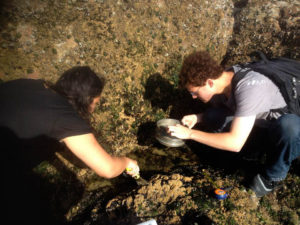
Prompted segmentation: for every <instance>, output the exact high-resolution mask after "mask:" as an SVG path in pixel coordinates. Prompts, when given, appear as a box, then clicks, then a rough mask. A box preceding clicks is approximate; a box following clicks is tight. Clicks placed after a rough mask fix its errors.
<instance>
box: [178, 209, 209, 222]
mask: <svg viewBox="0 0 300 225" xmlns="http://www.w3.org/2000/svg"><path fill="white" fill-rule="evenodd" d="M182 224H201V225H211V224H213V221H212V220H211V219H209V218H208V217H207V216H206V215H203V214H201V213H199V212H197V211H190V212H188V213H186V214H185V215H184V216H183V218H182Z"/></svg>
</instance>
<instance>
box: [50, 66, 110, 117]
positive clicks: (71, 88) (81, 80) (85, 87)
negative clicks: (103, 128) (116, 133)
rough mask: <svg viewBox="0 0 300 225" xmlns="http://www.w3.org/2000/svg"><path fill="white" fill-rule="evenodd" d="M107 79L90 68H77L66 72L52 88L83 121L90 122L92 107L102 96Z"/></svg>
mask: <svg viewBox="0 0 300 225" xmlns="http://www.w3.org/2000/svg"><path fill="white" fill-rule="evenodd" d="M104 85H105V79H104V77H102V76H99V75H97V74H96V73H95V72H94V71H93V70H92V69H91V68H90V67H88V66H76V67H73V68H71V69H69V70H67V71H65V72H64V73H63V74H62V75H61V77H60V78H59V79H58V80H57V82H56V83H55V84H54V85H51V88H52V89H53V90H54V91H56V92H57V93H58V94H60V95H62V96H64V97H66V98H67V99H68V100H69V102H70V103H71V104H72V105H73V107H74V108H75V109H76V110H77V112H78V113H79V114H80V116H81V117H82V118H83V119H86V120H88V121H90V115H91V113H90V111H89V109H90V105H91V103H92V101H93V99H94V98H95V97H98V96H100V94H101V92H102V90H103V88H104Z"/></svg>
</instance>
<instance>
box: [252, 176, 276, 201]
mask: <svg viewBox="0 0 300 225" xmlns="http://www.w3.org/2000/svg"><path fill="white" fill-rule="evenodd" d="M281 186H282V185H280V182H279V181H269V180H267V179H266V178H264V177H263V176H262V175H260V174H257V175H256V176H255V177H254V178H253V180H252V183H251V184H250V188H251V190H252V191H254V193H255V194H256V197H258V198H260V197H263V196H264V195H266V194H268V193H270V192H272V191H274V190H276V189H278V188H280V187H281Z"/></svg>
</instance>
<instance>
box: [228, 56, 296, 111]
mask: <svg viewBox="0 0 300 225" xmlns="http://www.w3.org/2000/svg"><path fill="white" fill-rule="evenodd" d="M257 53H258V54H259V57H260V60H258V61H252V62H250V63H245V64H238V65H239V66H240V67H241V68H243V70H242V71H240V72H237V73H235V75H234V77H233V79H232V90H234V88H235V86H236V84H237V83H238V82H239V81H240V80H241V79H242V78H243V77H244V76H245V75H246V74H247V73H248V72H249V71H251V70H253V71H256V72H259V73H261V74H263V75H265V76H267V77H268V78H269V79H270V80H272V81H273V82H274V83H275V84H276V85H277V86H278V88H279V90H280V92H281V94H282V96H283V98H284V99H285V101H286V104H287V107H286V108H285V109H280V110H275V111H283V112H286V113H293V114H296V115H300V62H299V61H296V60H293V59H288V58H284V57H279V58H273V59H267V57H266V56H265V55H264V54H263V53H262V52H257Z"/></svg>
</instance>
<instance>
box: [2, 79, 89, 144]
mask: <svg viewBox="0 0 300 225" xmlns="http://www.w3.org/2000/svg"><path fill="white" fill-rule="evenodd" d="M0 127H1V128H2V129H3V128H5V129H9V131H10V132H13V133H14V134H15V135H16V136H17V137H18V138H20V139H31V138H36V137H39V136H46V137H49V138H54V139H56V140H61V139H63V138H65V137H69V136H74V135H80V134H86V133H91V132H92V129H91V127H90V126H89V124H88V123H87V122H86V121H85V120H83V119H82V118H81V117H80V116H79V114H78V113H77V112H76V111H75V109H74V108H73V107H72V105H71V104H70V103H69V102H68V100H67V99H66V98H64V97H63V96H60V95H59V94H57V93H55V92H54V91H53V90H51V89H49V88H46V87H45V85H44V82H43V80H32V79H18V80H13V81H8V82H5V83H3V84H1V85H0Z"/></svg>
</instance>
